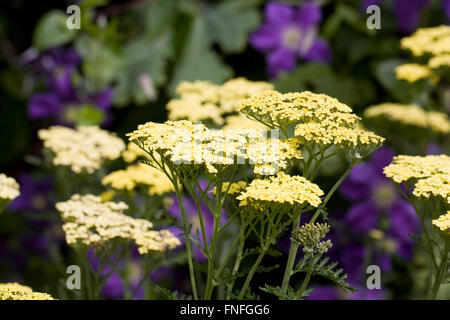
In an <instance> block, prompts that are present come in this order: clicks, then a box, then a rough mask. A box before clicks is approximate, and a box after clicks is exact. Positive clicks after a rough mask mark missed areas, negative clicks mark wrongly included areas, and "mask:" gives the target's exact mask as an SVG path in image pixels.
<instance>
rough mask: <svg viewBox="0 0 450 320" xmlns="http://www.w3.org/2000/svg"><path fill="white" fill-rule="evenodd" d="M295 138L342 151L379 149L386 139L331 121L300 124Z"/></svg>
mask: <svg viewBox="0 0 450 320" xmlns="http://www.w3.org/2000/svg"><path fill="white" fill-rule="evenodd" d="M295 136H297V137H299V138H301V140H302V141H305V142H311V141H312V142H315V143H316V144H318V145H321V146H330V145H335V146H336V147H338V148H342V149H362V148H366V149H368V150H372V149H375V148H377V147H379V146H380V145H381V144H382V143H383V141H384V138H382V137H380V136H378V135H376V134H375V133H373V132H371V131H367V130H364V129H361V128H358V127H356V128H352V127H350V128H349V127H345V126H338V125H336V124H335V123H334V122H331V121H323V122H319V123H317V122H310V123H300V124H298V125H297V126H296V127H295Z"/></svg>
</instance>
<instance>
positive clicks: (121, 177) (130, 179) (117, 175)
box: [102, 163, 174, 195]
mask: <svg viewBox="0 0 450 320" xmlns="http://www.w3.org/2000/svg"><path fill="white" fill-rule="evenodd" d="M102 184H103V185H110V186H111V187H113V188H114V189H117V190H127V191H132V190H135V189H136V188H137V187H138V186H145V187H146V188H147V190H148V194H149V195H163V194H165V193H167V192H171V191H174V188H173V184H172V182H171V181H170V180H169V179H168V178H167V176H166V175H165V174H164V173H163V172H161V170H158V169H156V168H153V167H151V166H149V165H146V164H143V163H139V164H136V165H132V166H129V167H127V168H126V169H125V170H118V171H114V172H111V173H110V174H108V175H107V176H106V177H104V178H103V180H102Z"/></svg>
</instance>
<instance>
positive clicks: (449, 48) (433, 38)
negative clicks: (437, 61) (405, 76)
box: [401, 25, 450, 57]
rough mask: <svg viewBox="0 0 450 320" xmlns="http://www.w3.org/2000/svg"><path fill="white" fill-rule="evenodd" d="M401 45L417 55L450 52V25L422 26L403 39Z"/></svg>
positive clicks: (437, 54) (436, 54)
mask: <svg viewBox="0 0 450 320" xmlns="http://www.w3.org/2000/svg"><path fill="white" fill-rule="evenodd" d="M401 46H402V48H404V49H407V50H409V51H411V53H412V54H413V55H414V56H415V57H422V56H425V55H431V56H439V55H442V54H449V53H450V26H444V25H443V26H438V27H432V28H421V29H418V30H417V31H416V32H414V33H413V34H412V35H411V36H409V37H405V38H403V39H402V40H401Z"/></svg>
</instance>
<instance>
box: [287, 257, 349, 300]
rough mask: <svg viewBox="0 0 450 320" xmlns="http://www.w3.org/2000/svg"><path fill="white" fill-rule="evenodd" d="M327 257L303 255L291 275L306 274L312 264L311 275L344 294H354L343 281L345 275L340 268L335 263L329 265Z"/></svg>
mask: <svg viewBox="0 0 450 320" xmlns="http://www.w3.org/2000/svg"><path fill="white" fill-rule="evenodd" d="M329 260H330V258H329V257H322V256H321V255H317V256H313V257H311V256H310V255H305V256H304V257H303V258H302V259H301V260H300V261H299V262H298V264H297V265H296V266H295V268H294V270H293V273H297V272H307V271H308V269H309V268H311V262H312V275H313V276H314V275H317V276H321V277H324V278H326V279H329V280H331V281H332V282H333V283H334V284H336V285H337V286H338V287H339V288H341V289H342V290H344V291H345V292H355V291H357V289H355V288H353V287H352V286H350V285H349V284H348V283H347V282H346V281H345V279H346V278H347V274H346V273H344V270H343V269H342V268H338V263H337V262H331V263H329Z"/></svg>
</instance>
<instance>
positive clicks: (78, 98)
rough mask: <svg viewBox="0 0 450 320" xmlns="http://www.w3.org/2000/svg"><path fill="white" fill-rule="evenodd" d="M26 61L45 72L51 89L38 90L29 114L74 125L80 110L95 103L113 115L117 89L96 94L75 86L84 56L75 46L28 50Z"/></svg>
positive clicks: (25, 62) (23, 57)
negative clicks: (114, 92) (114, 93)
mask: <svg viewBox="0 0 450 320" xmlns="http://www.w3.org/2000/svg"><path fill="white" fill-rule="evenodd" d="M22 60H23V63H24V64H26V65H29V66H31V67H32V69H33V70H35V71H36V72H38V73H39V74H42V75H43V76H44V78H45V79H46V83H47V87H48V89H49V90H50V91H49V92H44V93H35V94H34V95H33V96H32V97H31V98H30V100H29V102H28V114H29V116H30V117H31V118H32V119H43V118H54V119H55V120H56V122H58V123H61V124H69V125H70V124H73V123H74V122H75V120H76V119H75V117H76V110H77V109H78V108H79V107H81V106H83V105H91V106H93V107H96V108H98V109H99V110H101V111H103V112H105V113H106V118H105V121H109V120H111V119H110V116H109V115H108V113H107V111H108V110H109V109H110V107H111V103H112V97H113V90H112V89H111V88H106V89H105V90H102V91H99V92H97V93H94V94H88V93H86V92H85V90H84V89H83V87H82V86H81V85H80V86H77V87H75V86H74V83H73V81H72V78H73V74H74V72H75V71H76V70H77V68H78V66H79V64H80V61H81V59H80V57H79V56H78V54H77V53H76V51H75V50H73V49H66V48H54V49H51V50H47V51H45V52H44V53H42V54H41V55H38V54H36V53H34V52H33V51H32V49H30V50H28V51H26V52H25V53H24V54H23V55H22Z"/></svg>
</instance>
